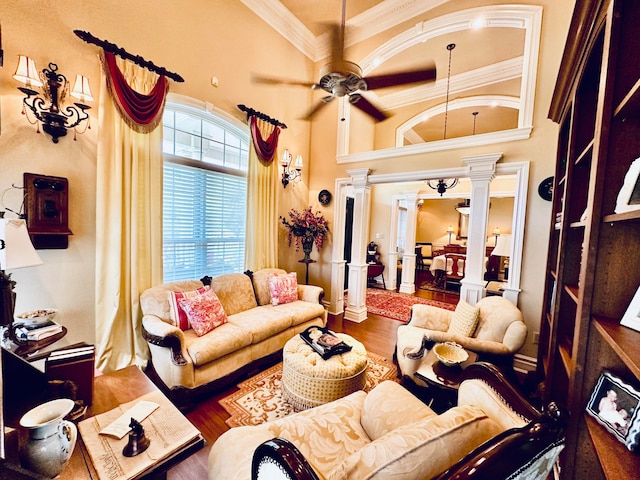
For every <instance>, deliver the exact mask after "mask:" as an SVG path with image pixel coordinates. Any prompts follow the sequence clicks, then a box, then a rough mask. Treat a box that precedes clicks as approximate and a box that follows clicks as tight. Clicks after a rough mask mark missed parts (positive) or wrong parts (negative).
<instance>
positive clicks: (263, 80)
mask: <svg viewBox="0 0 640 480" xmlns="http://www.w3.org/2000/svg"><path fill="white" fill-rule="evenodd" d="M251 81H252V82H253V83H259V84H262V85H294V86H298V87H307V88H315V87H317V85H316V83H315V82H302V81H298V80H287V79H285V78H275V77H263V76H262V75H252V76H251Z"/></svg>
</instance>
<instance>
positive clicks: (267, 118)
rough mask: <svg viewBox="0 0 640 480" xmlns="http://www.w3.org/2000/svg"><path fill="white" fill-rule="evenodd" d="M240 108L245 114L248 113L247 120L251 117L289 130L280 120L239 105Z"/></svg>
mask: <svg viewBox="0 0 640 480" xmlns="http://www.w3.org/2000/svg"><path fill="white" fill-rule="evenodd" d="M238 108H239V109H240V110H242V111H243V112H246V113H247V118H249V117H258V118H259V119H260V120H264V121H265V122H269V123H270V124H271V125H275V126H276V127H280V128H287V126H286V125H285V124H284V123H282V122H281V121H280V120H276V119H275V118H271V117H270V116H269V115H267V114H264V113H262V112H259V111H257V110H254V109H253V108H250V107H247V106H245V105H242V104H241V105H238Z"/></svg>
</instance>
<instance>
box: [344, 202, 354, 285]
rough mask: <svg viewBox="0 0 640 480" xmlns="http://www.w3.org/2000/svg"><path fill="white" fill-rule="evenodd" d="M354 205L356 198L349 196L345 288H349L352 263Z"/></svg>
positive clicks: (346, 225) (346, 218)
mask: <svg viewBox="0 0 640 480" xmlns="http://www.w3.org/2000/svg"><path fill="white" fill-rule="evenodd" d="M353 205H354V199H353V198H352V197H347V203H346V206H345V212H344V260H345V262H346V264H345V267H344V273H345V275H344V289H345V290H347V289H348V288H349V263H351V243H352V241H353Z"/></svg>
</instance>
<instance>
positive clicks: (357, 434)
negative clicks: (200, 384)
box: [209, 363, 567, 480]
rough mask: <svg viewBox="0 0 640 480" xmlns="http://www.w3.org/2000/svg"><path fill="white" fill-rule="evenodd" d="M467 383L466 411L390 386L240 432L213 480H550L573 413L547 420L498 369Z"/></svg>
mask: <svg viewBox="0 0 640 480" xmlns="http://www.w3.org/2000/svg"><path fill="white" fill-rule="evenodd" d="M465 375H466V378H465V380H464V381H463V382H462V384H461V386H460V394H459V398H458V404H457V405H456V406H455V407H453V408H451V409H450V410H448V411H447V412H444V413H442V414H440V415H437V414H436V413H435V412H434V411H433V410H431V408H429V407H428V406H427V405H425V404H424V403H422V402H421V401H420V400H419V399H418V398H416V397H415V396H413V395H412V394H411V393H410V392H409V391H408V390H406V389H405V388H403V387H402V386H401V385H399V384H398V383H395V382H392V381H386V382H382V383H381V384H379V385H378V386H377V387H375V388H374V389H373V390H371V392H369V393H368V394H366V393H365V392H363V391H359V392H355V393H353V394H351V395H349V396H347V397H344V398H341V399H338V400H335V401H333V402H331V403H327V404H325V405H321V406H319V407H316V408H312V409H309V410H305V411H302V412H299V413H296V414H293V415H289V416H288V417H285V418H281V419H279V420H275V421H272V422H267V423H263V424H261V425H256V426H246V427H236V428H232V429H231V430H229V431H227V432H225V433H224V434H222V435H221V436H220V437H219V438H218V439H217V440H216V442H215V443H214V444H213V446H212V447H211V451H210V453H209V479H210V480H218V479H222V478H224V479H225V480H249V479H250V478H252V479H274V478H287V479H290V480H291V479H297V480H301V479H305V480H306V479H309V480H312V479H313V480H317V479H319V478H320V479H323V480H348V479H352V480H374V479H376V480H385V479H389V478H394V479H403V480H413V479H415V480H423V479H430V478H434V477H435V476H436V475H441V477H439V478H466V477H465V476H457V475H459V474H460V473H461V472H464V471H471V472H472V473H473V476H472V477H471V478H475V479H479V478H492V479H493V478H495V479H498V478H499V479H507V478H509V479H512V478H520V479H522V478H545V477H546V473H548V472H549V470H550V469H551V467H552V465H553V462H554V460H555V459H556V458H557V456H558V454H559V453H560V450H562V447H563V443H564V429H565V426H566V415H567V413H566V411H564V410H562V409H560V408H558V407H557V406H556V405H555V404H550V405H549V408H548V409H547V411H546V412H545V413H544V414H543V413H541V412H539V411H538V410H537V409H535V408H534V407H533V406H532V405H531V404H530V403H529V402H528V401H527V400H526V399H525V398H524V397H522V396H521V395H520V394H518V393H517V392H516V390H515V389H514V388H513V387H512V386H511V385H510V384H509V383H508V382H507V381H506V380H505V378H504V377H503V376H502V374H501V373H500V372H499V371H498V370H497V368H496V367H494V366H493V365H490V364H485V363H477V364H474V365H472V366H470V367H469V368H467V370H465ZM532 471H535V472H536V474H537V475H538V476H535V474H533V472H532ZM443 472H444V473H443ZM274 474H275V475H274ZM527 474H531V476H526V475H527ZM519 475H524V476H519Z"/></svg>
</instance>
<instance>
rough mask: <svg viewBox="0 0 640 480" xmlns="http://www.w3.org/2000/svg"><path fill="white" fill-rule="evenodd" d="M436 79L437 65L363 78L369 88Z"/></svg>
mask: <svg viewBox="0 0 640 480" xmlns="http://www.w3.org/2000/svg"><path fill="white" fill-rule="evenodd" d="M435 79H436V68H435V67H430V68H425V69H422V70H413V71H408V72H396V73H388V74H386V75H373V76H371V77H366V78H363V80H364V81H365V82H366V83H367V90H375V89H377V88H386V87H395V86H396V85H408V84H410V83H421V82H429V81H434V80H435Z"/></svg>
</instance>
